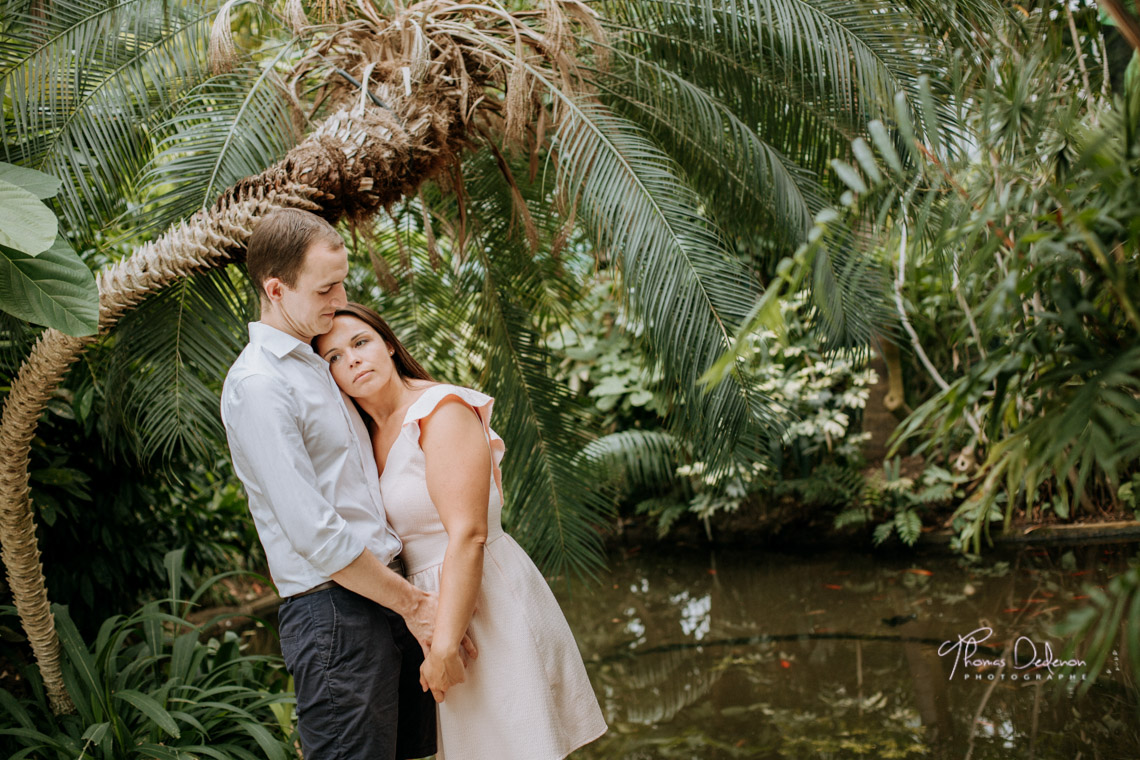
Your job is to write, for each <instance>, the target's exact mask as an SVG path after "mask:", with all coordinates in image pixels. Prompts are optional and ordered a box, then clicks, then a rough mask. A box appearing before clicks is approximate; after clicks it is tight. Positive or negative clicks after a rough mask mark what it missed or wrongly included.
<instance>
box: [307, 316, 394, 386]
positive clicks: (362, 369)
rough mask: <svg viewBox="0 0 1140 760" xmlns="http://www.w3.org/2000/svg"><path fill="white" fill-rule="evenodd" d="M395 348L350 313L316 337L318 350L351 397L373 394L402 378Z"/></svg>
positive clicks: (339, 383)
mask: <svg viewBox="0 0 1140 760" xmlns="http://www.w3.org/2000/svg"><path fill="white" fill-rule="evenodd" d="M392 351H393V349H392V347H391V346H389V345H388V344H387V343H385V342H384V339H383V338H381V337H380V334H379V333H377V332H376V331H375V330H373V329H372V328H371V327H369V326H368V324H367V323H365V322H363V321H361V320H359V319H357V318H356V317H354V316H351V315H349V314H342V315H340V316H338V317H336V318H335V319H334V320H333V326H332V329H331V330H329V331H328V332H327V333H325V334H324V335H322V336H320V337H319V338H318V339H317V353H319V354H320V355H321V356H322V357H324V359H325V361H327V362H328V363H329V369H331V370H332V376H333V379H334V380H336V384H337V385H339V386H340V389H341V390H342V391H344V392H345V393H347V394H348V395H349V396H351V397H352V398H362V397H365V396H369V395H372V394H374V393H376V392H378V391H380V390H382V389H383V388H385V387H386V386H388V384H389V383H391V382H392V381H393V380H397V379H399V375H398V373H397V372H396V364H395V362H394V361H393V360H392Z"/></svg>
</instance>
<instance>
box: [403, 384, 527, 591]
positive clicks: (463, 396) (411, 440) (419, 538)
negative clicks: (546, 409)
mask: <svg viewBox="0 0 1140 760" xmlns="http://www.w3.org/2000/svg"><path fill="white" fill-rule="evenodd" d="M451 396H455V397H457V398H459V400H460V401H462V402H463V403H465V404H466V405H467V406H469V407H471V408H472V409H473V410H474V411H475V413H476V414H477V415H478V416H479V421H480V422H481V423H482V425H483V433H484V435H485V436H486V438H487V442H488V445H489V446H490V449H491V496H490V500H489V503H488V505H487V543H491V542H492V541H494V540H495V539H496V538H498V537H499V536H501V535H502V534H503V526H502V511H503V496H502V477H501V475H500V471H499V463H500V462H501V461H502V458H503V454H504V452H505V451H506V446H505V445H504V444H503V439H502V438H500V437H499V435H498V434H497V433H495V431H494V430H492V429H491V426H490V421H491V409H492V407H493V406H494V404H495V400H494V399H493V398H491V397H490V396H488V395H486V394H483V393H480V392H478V391H475V390H472V389H470V388H464V387H462V386H458V385H447V384H439V385H433V386H431V387H429V388H428V389H427V390H425V391H424V392H423V393H422V394H421V395H420V397H419V398H418V399H416V400H415V402H413V403H412V405H411V406H410V407H409V408H408V411H407V413H406V414H405V416H404V422H403V424H402V426H401V428H400V433H399V435H397V436H396V440H395V441H393V442H392V447H391V448H390V449H389V450H388V458H387V460H386V461H385V463H384V472H383V473H382V474H381V475H380V493H381V494H382V496H383V498H384V505H385V509H386V511H387V515H388V522H389V524H390V525H391V526H392V529H393V530H394V531H395V532H396V535H398V536H399V537H400V538H401V539H402V540H403V542H404V551H403V555H402V556H403V558H404V565H405V566H406V567H407V573H408V575H413V574H415V573H418V572H421V571H423V570H425V569H427V568H429V567H432V566H433V565H437V564H439V563H441V562H443V555H444V553H445V552H446V551H447V531H446V530H444V527H443V523H442V521H441V520H440V519H439V513H438V512H437V511H436V508H435V504H434V503H433V502H432V500H431V495H430V494H429V493H428V487H427V472H426V464H427V463H426V460H425V459H424V452H423V449H422V448H420V423H421V421H422V420H423V419H424V418H425V417H428V416H429V415H430V414H431V413H432V412H433V411H435V409H436V407H438V406H439V404H440V403H441V402H442V401H443V400H444V399H446V398H449V397H451Z"/></svg>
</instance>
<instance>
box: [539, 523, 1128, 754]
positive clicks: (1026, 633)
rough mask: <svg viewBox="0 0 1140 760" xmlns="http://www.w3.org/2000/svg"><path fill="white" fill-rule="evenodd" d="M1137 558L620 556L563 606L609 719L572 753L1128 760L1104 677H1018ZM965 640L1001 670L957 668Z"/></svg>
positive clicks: (1118, 689) (1102, 550)
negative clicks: (601, 578)
mask: <svg viewBox="0 0 1140 760" xmlns="http://www.w3.org/2000/svg"><path fill="white" fill-rule="evenodd" d="M1136 553H1137V548H1136V546H1135V545H1130V546H1120V545H1113V546H1084V547H1079V548H1050V549H1047V550H1046V549H1026V550H1022V551H1019V552H1016V553H1010V554H1004V555H999V554H990V555H987V556H986V558H985V560H984V562H982V563H979V564H976V565H974V564H971V563H969V562H967V561H966V560H964V559H962V558H960V557H958V556H956V555H952V554H937V555H909V556H907V557H902V558H898V557H896V558H890V557H882V556H862V555H857V554H843V555H834V556H815V557H794V556H780V555H776V554H772V553H766V552H765V553H726V552H716V553H696V554H682V555H673V556H668V557H665V556H661V555H648V554H644V555H638V554H634V555H632V556H625V557H621V556H615V557H613V558H612V559H611V564H610V575H609V577H608V578H607V583H606V584H605V585H604V586H602V587H600V588H591V589H588V590H583V589H577V590H575V591H574V592H573V593H571V594H566V593H561V592H560V593H559V599H560V601H561V602H562V604H563V608H564V610H565V612H566V614H567V618H568V619H569V620H570V622H571V626H572V627H573V629H574V631H575V634H576V636H577V637H578V641H579V645H580V646H581V649H582V652H583V656H584V658H585V660H586V663H587V668H588V669H589V672H590V676H591V680H592V681H593V684H594V688H595V691H596V692H597V694H598V698H599V700H600V701H601V703H602V707H603V710H604V711H605V714H606V717H607V720H608V722H609V724H610V730H609V733H608V734H607V736H605V737H604V738H603V739H601V740H599V741H598V742H596V743H595V744H593V745H591V746H590V747H588V748H586V749H584V750H581V751H580V752H578V753H576V754H575V755H574V757H575V758H576V759H580V760H588V759H590V758H597V759H599V760H600V759H601V758H606V759H607V760H608V759H610V758H629V759H630V760H634V759H642V758H644V759H649V758H694V759H699V760H715V759H718V758H919V757H937V758H943V757H945V758H977V759H981V758H1001V759H1002V760H1005V759H1006V758H1046V759H1052V758H1063V759H1064V760H1076V759H1078V758H1082V759H1091V758H1105V759H1108V758H1121V759H1123V758H1127V759H1128V760H1137V759H1138V758H1140V707H1138V700H1137V689H1136V685H1135V684H1133V683H1132V682H1131V677H1130V676H1129V675H1128V674H1127V673H1123V672H1121V671H1120V669H1119V663H1116V662H1114V661H1113V659H1112V658H1110V660H1109V669H1110V672H1108V673H1106V674H1105V675H1103V676H1102V677H1101V678H1100V679H1099V680H1098V681H1097V683H1096V684H1095V685H1094V686H1093V688H1092V689H1091V690H1090V692H1089V693H1088V694H1087V695H1086V696H1084V697H1078V696H1077V694H1076V690H1077V687H1078V685H1079V683H1080V678H1081V677H1082V674H1083V671H1084V670H1085V669H1086V668H1082V667H1081V666H1079V665H1078V666H1076V667H1054V669H1053V672H1052V675H1053V678H1052V680H1050V679H1049V676H1050V671H1049V670H1048V669H1045V668H1034V667H1032V666H1030V667H1021V668H1018V667H1016V666H1017V665H1024V664H1025V663H1027V662H1029V661H1031V660H1032V659H1034V654H1033V650H1036V658H1037V659H1039V660H1041V659H1047V650H1046V647H1047V646H1048V648H1049V649H1048V652H1051V653H1052V655H1053V656H1054V657H1060V656H1061V654H1062V651H1063V650H1064V648H1065V646H1066V644H1067V643H1068V642H1067V641H1065V640H1064V639H1063V638H1061V637H1058V636H1057V635H1056V634H1055V633H1054V632H1053V630H1052V629H1053V626H1054V625H1055V624H1056V623H1058V622H1059V621H1061V620H1062V619H1064V617H1065V616H1066V615H1067V614H1068V612H1069V611H1070V610H1072V609H1075V608H1077V607H1078V606H1080V605H1081V604H1083V602H1082V597H1083V595H1084V594H1085V586H1086V585H1087V584H1092V585H1101V586H1103V585H1104V584H1105V583H1106V582H1107V580H1108V579H1109V578H1111V577H1112V576H1113V575H1114V574H1116V573H1118V572H1120V571H1122V570H1123V569H1125V568H1126V566H1127V560H1128V558H1129V557H1132V556H1135V554H1136ZM891 623H894V625H891ZM978 629H988V630H989V631H991V633H990V636H989V638H988V640H985V641H984V642H982V645H981V647H979V649H978V651H977V652H976V653H975V654H974V656H973V658H972V659H978V658H983V659H1000V658H1003V656H1004V658H1005V659H1006V660H1007V664H1006V666H1005V667H1004V668H1001V669H999V668H997V667H991V668H987V669H983V670H979V669H978V668H977V667H974V666H966V665H964V664H963V663H962V662H961V659H960V656H959V655H960V654H961V651H960V649H959V650H953V644H955V643H957V642H958V640H959V638H960V637H961V638H966V637H968V636H969V634H971V633H973V634H974V637H975V638H976V639H978V640H981V639H982V638H983V637H984V636H985V635H986V634H985V632H984V631H982V632H977V631H978ZM1021 637H1024V638H1021ZM947 641H949V642H950V645H949V647H947V646H945V645H942V643H943V642H947ZM1015 643H1016V645H1017V649H1016V652H1013V651H1012V650H1011V649H1009V648H1007V647H1012V646H1013V645H1014V644H1015ZM940 646H941V648H942V649H943V651H944V653H945V655H944V656H940V655H939V649H940ZM947 648H950V649H951V651H949V652H948V653H946V650H947ZM1003 653H1004V655H1003ZM1078 656H1079V653H1078ZM991 676H992V678H991Z"/></svg>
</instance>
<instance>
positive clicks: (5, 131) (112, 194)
mask: <svg viewBox="0 0 1140 760" xmlns="http://www.w3.org/2000/svg"><path fill="white" fill-rule="evenodd" d="M36 5H37V4H35V3H31V2H28V3H25V4H23V8H22V10H21V11H20V12H19V13H17V14H14V17H13V21H12V22H11V23H10V24H9V25H7V26H6V29H5V32H4V37H3V39H2V44H0V97H2V98H3V99H4V101H5V104H6V107H5V111H4V120H3V126H2V128H0V130H2V131H0V138H2V142H3V144H4V146H5V147H4V154H5V156H6V160H8V161H11V162H13V163H18V164H22V165H25V166H30V167H32V168H35V169H38V170H40V171H43V172H46V173H48V174H51V175H53V176H56V177H59V178H61V179H63V180H65V181H64V184H63V190H62V192H61V194H60V204H61V206H62V210H63V214H64V217H65V218H66V220H67V222H68V224H69V225H70V226H71V227H72V228H73V229H75V230H85V229H88V228H89V226H90V223H91V220H92V219H94V220H96V221H98V222H106V221H107V220H110V219H113V218H114V217H116V216H117V215H118V214H119V213H121V212H122V210H123V208H124V195H123V192H122V191H123V188H124V187H125V186H128V185H129V183H130V181H131V180H132V178H134V177H135V176H136V175H137V174H138V172H139V171H140V170H141V169H142V167H143V166H144V165H145V163H146V160H147V158H148V156H149V154H150V150H151V143H150V135H149V134H148V131H147V127H148V126H149V125H153V124H154V122H155V120H156V119H158V118H160V117H161V115H162V114H163V113H164V112H166V111H168V110H169V109H170V108H171V107H172V106H173V104H174V102H175V101H176V100H177V98H178V96H179V95H180V94H181V93H182V92H184V91H185V90H186V89H187V88H190V87H193V86H194V85H196V84H197V83H198V82H200V81H201V80H202V79H204V78H205V76H206V72H205V69H204V65H203V64H204V60H203V59H204V55H203V53H204V51H205V49H206V42H207V37H208V34H209V21H210V19H211V17H212V15H213V13H214V11H215V6H214V5H213V3H208V4H201V3H196V2H189V1H187V0H182V2H170V1H169V0H122V1H121V2H110V3H108V2H99V1H98V0H67V2H61V3H54V4H52V6H51V9H50V11H49V12H43V9H39V8H37V7H36Z"/></svg>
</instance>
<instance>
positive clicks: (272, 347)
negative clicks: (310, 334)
mask: <svg viewBox="0 0 1140 760" xmlns="http://www.w3.org/2000/svg"><path fill="white" fill-rule="evenodd" d="M249 342H250V343H254V344H256V345H258V346H261V347H262V348H264V349H265V350H266V351H268V352H269V353H271V354H273V355H274V356H276V357H277V358H278V359H281V358H284V357H285V356H286V355H287V354H290V353H292V352H294V351H296V350H297V349H298V348H301V349H303V350H302V351H300V352H299V355H300V356H305V357H307V356H316V354H315V353H314V352H313V348H312V346H310V345H309V344H308V343H304V342H302V341H300V340H298V339H297V338H294V337H293V336H292V335H290V334H289V333H287V332H282V331H281V330H278V329H277V328H276V327H270V326H269V325H267V324H265V323H264V322H250V323H249ZM318 358H319V357H318Z"/></svg>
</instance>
